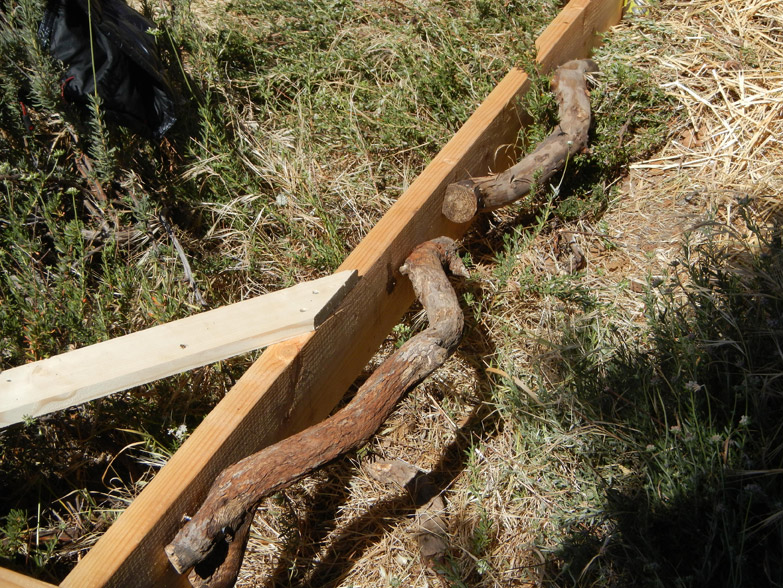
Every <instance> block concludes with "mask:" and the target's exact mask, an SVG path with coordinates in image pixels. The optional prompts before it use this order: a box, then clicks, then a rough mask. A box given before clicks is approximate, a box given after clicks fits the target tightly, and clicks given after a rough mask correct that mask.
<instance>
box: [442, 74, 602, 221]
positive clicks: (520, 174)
mask: <svg viewBox="0 0 783 588" xmlns="http://www.w3.org/2000/svg"><path fill="white" fill-rule="evenodd" d="M596 71H598V66H597V65H596V64H595V62H594V61H593V60H592V59H573V60H571V61H569V62H567V63H565V64H563V65H561V66H560V67H559V68H557V71H556V72H555V75H554V76H552V91H553V92H554V93H555V97H556V99H557V104H558V111H559V115H560V122H559V124H558V125H557V126H556V127H555V129H554V130H553V131H552V132H551V133H550V134H549V136H548V137H546V139H544V140H543V141H541V142H540V143H539V144H538V145H536V147H535V149H534V150H533V151H532V152H531V153H529V154H528V155H526V156H525V157H523V158H522V160H521V161H520V162H519V163H517V164H515V165H513V166H511V167H510V168H509V169H507V170H505V171H503V172H501V173H498V174H491V175H488V176H482V177H473V178H469V179H466V180H461V181H459V182H455V183H453V184H451V185H449V187H448V188H446V196H445V197H444V199H443V214H444V215H445V216H446V217H447V218H448V219H450V220H452V221H454V222H455V223H465V222H468V221H470V220H471V219H472V218H473V216H474V215H475V214H476V213H477V212H485V211H488V210H494V209H496V208H500V207H502V206H507V205H509V204H511V203H512V202H516V201H517V200H519V199H520V198H522V197H523V196H525V195H527V194H529V193H530V192H531V190H533V189H534V187H535V185H536V184H537V185H539V186H541V185H546V183H548V182H549V180H550V179H551V178H552V176H554V175H555V174H556V173H557V172H559V171H560V170H562V169H563V168H564V167H566V165H567V162H568V160H569V158H571V157H573V156H574V155H576V154H577V153H581V152H582V151H583V150H584V149H585V148H586V147H587V135H588V131H589V130H590V123H591V120H592V114H591V111H590V96H589V94H588V92H587V77H586V75H587V74H588V73H592V72H596ZM534 192H535V190H534ZM532 196H533V197H532V198H530V199H529V200H528V201H527V202H526V206H525V207H524V208H525V209H526V210H527V211H528V212H535V210H536V209H537V208H539V207H540V205H541V203H540V202H537V201H536V198H535V193H534V194H532Z"/></svg>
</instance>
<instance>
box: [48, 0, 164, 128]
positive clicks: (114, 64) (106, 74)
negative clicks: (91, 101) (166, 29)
mask: <svg viewBox="0 0 783 588" xmlns="http://www.w3.org/2000/svg"><path fill="white" fill-rule="evenodd" d="M88 6H89V10H90V11H91V12H92V28H93V31H92V42H93V51H90V28H89V26H90V23H89V19H88V15H87V10H88ZM154 28H155V25H154V24H153V23H152V22H150V21H149V20H147V19H146V18H144V17H143V16H142V15H141V14H139V13H138V12H136V11H135V10H133V9H132V8H131V7H129V6H128V5H127V4H125V3H124V2H122V1H121V0H89V4H88V0H52V1H51V2H50V4H49V6H48V8H47V9H46V12H45V13H44V18H43V20H42V21H41V25H40V27H39V29H38V36H39V38H40V39H41V43H42V44H43V46H44V48H45V49H47V50H48V51H49V53H51V55H52V56H53V57H55V58H56V59H59V60H61V61H62V62H63V63H64V64H65V65H66V67H67V71H66V73H65V76H64V78H63V80H62V81H63V97H64V98H66V99H67V100H70V101H72V102H76V103H79V104H86V103H87V102H88V97H89V96H90V95H91V94H93V93H94V92H95V87H96V85H97V88H98V95H99V96H100V97H101V99H102V101H103V110H104V112H105V114H106V118H107V119H109V120H114V121H115V122H117V123H119V124H122V125H125V126H127V127H130V128H132V129H134V130H136V131H139V132H142V133H145V134H148V135H152V136H153V137H155V138H159V137H162V136H163V135H164V134H165V133H166V132H167V131H168V130H169V129H170V128H171V127H172V125H173V124H174V122H175V121H176V117H175V114H174V91H173V90H172V88H171V85H170V84H169V82H168V80H167V78H166V76H165V74H164V73H163V71H162V66H161V62H160V59H159V57H158V48H157V43H156V41H155V37H154V36H153V35H151V34H150V33H149V32H148V31H150V30H151V29H154ZM93 56H94V59H95V65H94V67H95V76H94V77H93Z"/></svg>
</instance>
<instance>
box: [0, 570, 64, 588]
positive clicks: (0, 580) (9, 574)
mask: <svg viewBox="0 0 783 588" xmlns="http://www.w3.org/2000/svg"><path fill="white" fill-rule="evenodd" d="M0 586H2V588H57V586H55V585H54V584H49V583H48V582H43V581H41V580H36V579H35V578H32V577H30V576H25V575H24V574H20V573H18V572H14V571H13V570H9V569H6V568H0Z"/></svg>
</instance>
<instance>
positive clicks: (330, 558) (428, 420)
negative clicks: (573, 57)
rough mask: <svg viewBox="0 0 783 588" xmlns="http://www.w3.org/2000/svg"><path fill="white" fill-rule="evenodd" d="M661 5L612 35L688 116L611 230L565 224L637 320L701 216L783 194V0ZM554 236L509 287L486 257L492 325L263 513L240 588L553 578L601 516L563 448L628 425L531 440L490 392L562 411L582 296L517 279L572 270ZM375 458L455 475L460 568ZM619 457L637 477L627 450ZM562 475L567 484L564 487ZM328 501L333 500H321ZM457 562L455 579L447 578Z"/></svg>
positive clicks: (591, 269) (591, 277) (619, 204)
mask: <svg viewBox="0 0 783 588" xmlns="http://www.w3.org/2000/svg"><path fill="white" fill-rule="evenodd" d="M641 18H642V19H644V18H645V17H641ZM646 18H647V19H648V20H646V21H645V20H635V19H630V20H626V21H625V22H624V23H623V24H621V25H620V26H619V27H618V28H617V29H616V30H615V31H614V32H613V33H612V35H613V36H615V37H623V38H626V39H628V40H629V41H632V40H633V39H634V38H635V37H638V36H639V35H644V36H647V37H648V38H649V39H648V40H649V42H648V43H646V44H645V49H644V50H643V51H642V52H640V53H638V54H635V55H630V54H618V55H614V56H605V57H606V58H609V57H611V58H613V59H618V60H622V61H624V62H626V63H631V64H633V65H636V66H638V67H641V68H644V69H645V70H647V71H649V72H650V74H651V75H652V76H653V78H654V79H655V80H656V82H657V83H658V84H659V85H660V87H661V88H663V89H665V90H666V91H667V92H668V93H669V94H670V95H672V96H673V97H674V98H675V99H676V101H677V104H678V109H679V110H680V113H681V116H680V117H679V126H677V127H676V128H674V129H672V138H671V140H670V141H669V142H668V143H667V145H666V146H665V147H664V148H663V149H662V150H661V151H660V152H659V153H657V154H655V156H653V157H651V158H650V159H648V160H646V161H641V162H637V163H635V164H633V165H632V166H631V170H630V173H629V175H628V177H627V179H626V180H625V181H624V183H623V185H622V189H621V190H620V193H619V195H618V196H617V198H616V200H615V201H614V202H613V203H612V205H611V206H610V209H609V211H608V212H607V214H606V215H605V216H604V217H603V219H602V222H601V223H600V225H597V224H591V223H589V222H587V221H581V222H578V223H575V224H574V225H573V226H569V227H566V228H567V229H568V230H569V231H572V232H573V233H574V234H575V235H576V240H577V244H578V245H579V246H580V248H581V249H582V251H583V252H584V253H585V255H586V257H587V259H588V267H587V269H586V271H585V272H584V275H583V277H582V285H583V286H584V287H585V288H586V289H587V290H588V291H589V292H591V293H592V294H593V295H594V296H595V297H596V298H597V299H598V300H599V302H600V303H602V304H603V305H604V307H605V308H613V309H614V311H615V312H616V313H617V314H618V316H619V317H621V320H620V322H622V321H623V320H624V321H626V322H627V323H628V325H629V326H630V325H631V324H632V323H634V322H638V321H639V320H640V318H641V315H642V311H643V308H644V305H643V301H642V296H643V290H644V288H645V287H646V286H647V284H648V283H649V281H650V279H651V278H652V279H655V278H656V277H657V276H665V275H667V274H670V273H672V272H674V271H676V268H675V266H674V265H673V264H674V263H675V262H676V260H677V258H678V252H679V251H680V247H681V244H682V241H683V236H684V235H685V234H686V233H688V232H690V231H691V230H692V229H693V227H695V226H697V225H698V224H700V223H703V222H705V221H708V220H710V221H717V222H723V223H725V224H726V225H728V226H734V227H737V228H739V229H742V226H741V225H742V223H741V222H740V219H738V218H737V216H736V213H735V212H734V211H735V210H736V205H737V202H738V201H740V200H742V201H747V200H748V199H750V200H751V201H752V202H751V204H752V205H753V206H755V207H756V209H758V210H759V211H761V212H762V213H763V212H764V211H766V210H768V211H769V214H771V213H772V212H773V211H774V210H775V209H777V208H779V203H780V202H781V196H783V194H781V165H780V162H781V161H783V144H781V141H782V140H783V73H781V72H783V5H781V4H780V2H778V1H777V0H748V1H746V2H736V1H732V0H720V1H716V0H694V1H693V2H687V3H682V2H671V1H664V2H661V3H660V5H659V6H657V7H656V8H655V9H654V12H653V13H651V14H649V15H648V16H647V17H646ZM616 46H623V45H622V44H621V43H620V44H617V45H616ZM280 172H281V169H275V172H274V173H276V174H279V173H280ZM727 238H728V237H727ZM555 249H556V248H555V244H554V242H553V236H552V234H551V233H542V235H541V236H539V237H538V238H537V240H536V242H535V245H534V246H533V247H532V248H529V249H528V250H525V251H523V252H521V253H520V254H519V255H518V256H517V257H516V259H515V260H513V261H514V270H513V272H512V274H511V276H510V277H509V279H508V280H507V281H506V282H505V283H503V284H501V285H499V282H498V280H497V279H496V277H495V275H494V273H493V272H494V270H495V268H494V265H493V264H494V262H493V261H492V260H491V259H490V258H486V259H482V258H481V257H478V256H477V258H476V259H474V261H475V266H474V268H473V269H472V272H473V279H472V287H473V288H474V290H475V291H476V292H477V293H478V294H480V295H481V296H482V297H483V298H482V299H483V304H484V309H485V314H484V318H483V319H482V322H481V323H480V324H477V325H474V326H473V328H472V330H469V332H468V333H467V334H466V340H465V342H464V344H463V346H462V348H461V351H460V352H459V353H458V354H457V356H456V357H455V358H453V359H452V360H451V361H450V362H449V363H448V364H447V365H446V366H445V367H444V368H443V369H442V370H440V371H439V372H438V373H437V374H436V375H435V376H434V377H433V378H432V379H431V380H429V381H428V382H427V383H425V384H424V385H423V386H421V387H420V388H419V389H418V390H416V392H415V393H414V394H413V395H412V396H411V397H409V398H408V399H407V400H406V401H405V402H403V404H402V405H401V407H400V408H399V409H398V411H397V412H396V413H395V415H394V416H393V417H392V418H391V419H390V420H389V422H388V423H387V424H386V425H385V427H384V429H383V430H382V431H381V432H380V433H379V435H378V436H376V438H374V440H373V441H372V443H371V445H370V447H369V448H368V449H367V450H363V452H362V453H361V454H360V455H358V456H354V457H353V458H352V461H345V462H342V463H341V464H338V465H336V466H334V467H333V468H331V469H329V470H328V471H327V472H326V473H322V474H319V476H316V477H314V478H311V479H309V480H307V481H305V482H303V483H302V484H301V485H299V486H297V487H296V488H293V489H290V490H288V491H287V492H285V493H284V495H285V496H284V497H283V498H279V499H277V500H271V501H269V502H268V503H267V505H266V506H264V507H263V508H262V509H261V510H260V511H259V514H258V516H257V518H256V521H255V524H254V529H253V535H252V539H251V543H250V550H249V553H248V557H247V559H246V563H245V567H244V568H243V571H242V574H241V576H240V581H239V583H238V586H243V587H248V586H258V585H271V581H270V580H269V578H270V577H273V578H274V580H273V581H274V584H275V585H311V586H322V585H330V586H332V585H334V586H346V587H347V586H357V587H359V586H361V587H371V586H372V587H375V586H395V585H397V586H440V585H475V586H542V585H544V584H546V583H548V580H547V578H546V577H545V574H544V567H543V563H544V561H545V560H546V558H547V556H546V555H545V554H543V553H542V551H540V550H539V547H537V545H540V540H541V537H549V538H550V539H551V538H552V537H557V535H558V533H559V529H558V528H556V526H555V524H554V523H553V514H554V513H558V514H562V511H563V509H566V510H567V509H569V508H573V509H574V512H573V514H574V516H584V514H585V513H586V512H589V511H590V508H591V505H590V501H589V498H587V497H584V496H582V495H580V492H581V488H580V476H579V474H578V473H577V472H578V470H579V469H580V467H581V466H582V464H580V463H578V459H577V457H576V455H577V454H575V453H573V452H567V451H561V450H560V449H561V448H562V447H564V446H569V445H572V444H576V445H578V444H580V443H583V442H585V440H586V439H589V438H590V437H591V436H613V435H617V434H621V433H620V432H618V431H615V430H609V429H605V428H603V427H602V426H600V425H592V426H590V427H587V428H585V429H581V430H572V431H561V434H560V435H559V436H557V437H541V438H536V436H535V430H536V429H535V426H534V425H532V426H530V428H529V435H530V437H529V438H525V439H522V438H519V437H518V436H517V435H515V433H514V428H513V427H510V426H509V427H504V426H502V423H500V421H499V416H498V413H497V410H496V408H497V407H496V406H493V404H492V401H490V399H489V396H488V388H489V382H490V381H492V383H493V385H494V386H501V387H502V386H503V385H507V386H517V387H518V388H521V389H523V390H524V389H528V390H530V391H531V394H530V397H529V403H528V404H527V405H526V406H522V407H520V408H519V410H520V411H521V413H523V414H524V415H525V416H526V418H529V419H531V420H532V422H533V423H535V422H536V421H537V420H542V421H543V420H545V419H546V417H545V416H544V413H543V412H542V411H540V410H538V408H537V407H538V406H539V402H540V400H539V399H538V397H537V396H536V393H535V390H537V389H538V384H539V383H537V382H535V381H534V379H533V376H532V374H533V373H534V372H535V369H534V366H533V362H534V361H541V362H542V363H544V364H545V363H546V353H547V352H546V349H544V348H542V347H541V345H540V343H539V341H540V340H552V339H553V338H554V335H555V334H554V333H552V332H551V331H550V329H551V325H553V324H555V323H557V322H558V321H555V320H553V319H554V318H555V317H556V316H562V315H563V314H566V315H567V314H569V313H570V312H573V309H570V308H568V305H564V304H563V303H562V302H561V301H559V300H557V298H556V297H553V296H542V297H539V298H533V299H529V300H525V301H521V302H520V297H519V295H518V294H519V292H518V290H519V288H520V287H521V286H520V284H521V283H523V282H524V280H525V273H524V272H526V271H533V272H536V273H544V274H550V275H553V276H554V275H560V274H562V273H563V270H562V259H561V258H560V257H559V256H558V255H557V253H556V250H555ZM520 333H526V334H527V335H528V336H527V337H525V338H520V337H519V334H520ZM498 361H500V362H502V364H499V363H498ZM488 367H491V368H492V369H490V370H487V368H488ZM543 377H546V375H544V376H543ZM544 384H545V382H544ZM545 401H546V402H557V400H556V399H550V400H545ZM547 424H548V426H554V425H553V423H551V422H550V423H547ZM366 453H370V454H372V455H377V456H378V457H380V458H401V459H404V460H406V461H409V462H411V463H414V464H416V465H418V466H420V467H422V468H436V469H439V470H440V471H444V472H445V473H444V479H445V480H446V483H445V484H444V490H443V493H444V496H445V498H446V499H447V504H448V509H449V517H450V525H451V529H450V531H451V540H450V542H451V546H452V553H451V558H452V559H451V560H450V562H451V563H450V564H449V565H447V566H446V567H447V569H446V571H445V572H444V573H445V575H443V576H438V575H436V574H434V572H433V571H432V570H431V569H428V568H425V567H422V566H421V565H420V564H419V562H418V556H417V553H416V547H415V543H414V542H413V539H412V536H411V533H410V522H411V515H412V507H411V505H410V504H409V503H408V502H406V498H405V495H404V492H403V491H393V490H390V489H389V488H386V487H384V486H382V485H380V484H378V483H377V482H375V481H373V480H372V479H371V478H369V477H368V476H367V475H366V474H365V473H364V472H363V469H362V467H363V463H365V462H364V459H365V457H364V456H365V454H366ZM444 456H446V459H445V462H444ZM605 467H606V468H607V471H616V472H617V473H618V475H622V474H623V471H622V470H623V467H624V466H622V464H620V463H618V464H609V465H607V466H605ZM553 472H555V473H556V474H557V476H558V477H559V480H560V483H559V484H558V485H557V486H556V487H555V486H550V485H548V484H549V480H551V479H552V473H553ZM512 497H513V498H512ZM313 502H318V503H319V504H323V503H324V502H326V503H329V504H328V508H324V510H323V512H321V513H319V512H315V511H313V510H312V506H313ZM281 504H284V505H289V506H287V507H284V506H280V505H281ZM290 505H293V506H290ZM574 505H576V506H574ZM286 509H287V510H286ZM283 511H285V512H283ZM321 515H323V518H321ZM303 518H306V519H307V520H308V524H309V525H310V526H309V527H308V525H303V520H302V519H303ZM487 520H490V521H491V525H489V527H488V529H487V533H488V534H489V537H488V538H487V540H488V544H487V545H488V548H487V549H486V550H485V551H484V552H483V553H481V554H478V555H477V553H476V552H477V542H479V539H480V538H479V537H477V529H480V528H481V526H482V524H485V523H486V521H487ZM314 521H315V522H314ZM292 525H293V526H292ZM313 525H314V526H313ZM286 533H288V535H287V534H286ZM291 533H293V535H294V536H293V537H292V535H291ZM548 547H551V545H549V546H548ZM449 571H450V572H451V573H453V574H454V577H453V578H450V579H449V580H448V581H447V580H446V579H444V578H446V577H448V573H449ZM270 574H271V575H270ZM451 581H454V582H455V583H454V584H450V582H451ZM460 581H461V582H463V583H462V584H460V583H459V582H460Z"/></svg>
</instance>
